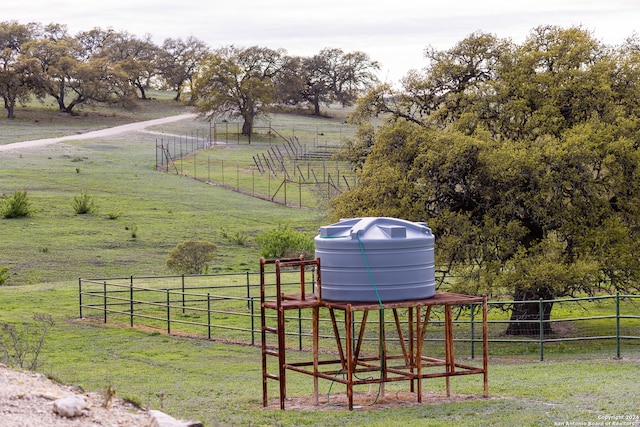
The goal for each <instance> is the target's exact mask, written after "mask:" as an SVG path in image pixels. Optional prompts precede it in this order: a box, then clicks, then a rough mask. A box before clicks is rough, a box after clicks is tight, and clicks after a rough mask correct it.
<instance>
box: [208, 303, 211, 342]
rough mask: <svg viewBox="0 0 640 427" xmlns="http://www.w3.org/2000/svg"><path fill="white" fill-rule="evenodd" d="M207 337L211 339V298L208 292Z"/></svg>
mask: <svg viewBox="0 0 640 427" xmlns="http://www.w3.org/2000/svg"><path fill="white" fill-rule="evenodd" d="M207 338H208V339H211V298H210V296H209V292H207Z"/></svg>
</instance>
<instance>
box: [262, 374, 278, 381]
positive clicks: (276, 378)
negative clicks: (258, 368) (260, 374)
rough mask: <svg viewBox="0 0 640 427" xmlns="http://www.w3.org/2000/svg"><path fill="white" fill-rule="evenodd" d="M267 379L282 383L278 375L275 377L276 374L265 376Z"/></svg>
mask: <svg viewBox="0 0 640 427" xmlns="http://www.w3.org/2000/svg"><path fill="white" fill-rule="evenodd" d="M264 377H265V378H269V379H271V380H276V381H280V377H279V376H278V375H274V374H264Z"/></svg>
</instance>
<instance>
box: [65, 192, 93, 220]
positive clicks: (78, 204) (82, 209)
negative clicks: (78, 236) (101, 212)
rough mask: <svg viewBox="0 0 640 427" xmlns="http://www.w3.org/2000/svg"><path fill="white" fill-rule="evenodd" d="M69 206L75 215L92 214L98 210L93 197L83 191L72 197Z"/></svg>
mask: <svg viewBox="0 0 640 427" xmlns="http://www.w3.org/2000/svg"><path fill="white" fill-rule="evenodd" d="M71 206H72V207H73V210H74V211H75V213H76V215H82V214H93V213H96V212H97V211H98V207H97V206H96V203H95V201H94V199H93V196H92V195H90V194H87V193H85V192H84V191H83V192H82V193H80V194H79V195H77V196H74V197H73V201H72V202H71Z"/></svg>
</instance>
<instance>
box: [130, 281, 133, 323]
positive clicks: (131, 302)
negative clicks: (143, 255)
mask: <svg viewBox="0 0 640 427" xmlns="http://www.w3.org/2000/svg"><path fill="white" fill-rule="evenodd" d="M129 326H130V327H132V328H133V276H131V278H130V282H129Z"/></svg>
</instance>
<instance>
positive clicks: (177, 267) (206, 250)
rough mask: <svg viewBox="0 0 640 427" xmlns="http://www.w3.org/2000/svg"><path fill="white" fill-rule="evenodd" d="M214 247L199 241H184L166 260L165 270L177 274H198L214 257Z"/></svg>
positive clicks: (209, 243) (211, 244)
mask: <svg viewBox="0 0 640 427" xmlns="http://www.w3.org/2000/svg"><path fill="white" fill-rule="evenodd" d="M215 250H216V245H215V244H213V243H211V242H206V241H201V240H185V241H184V242H182V243H180V244H179V245H177V246H176V247H175V248H173V250H171V252H169V257H168V258H167V263H166V264H167V268H169V270H171V271H174V272H176V273H179V274H200V273H202V270H203V269H204V268H205V266H206V265H207V263H208V262H210V261H212V260H213V258H214V256H215Z"/></svg>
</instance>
